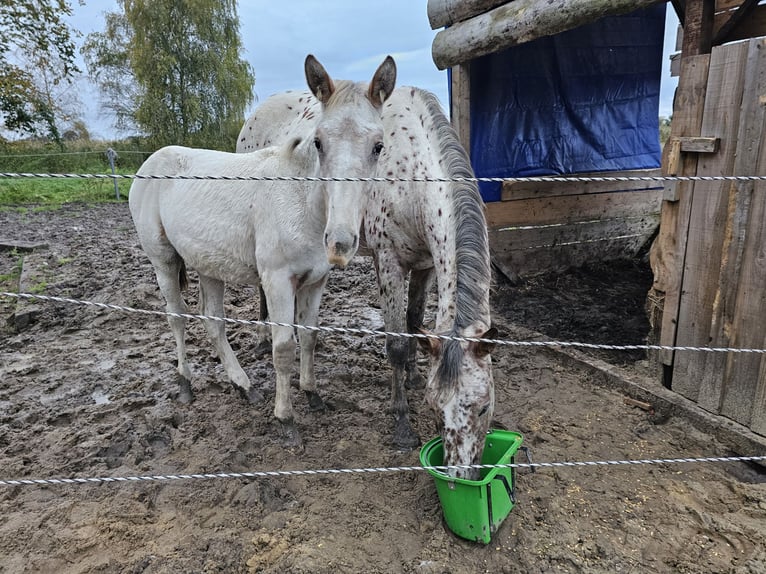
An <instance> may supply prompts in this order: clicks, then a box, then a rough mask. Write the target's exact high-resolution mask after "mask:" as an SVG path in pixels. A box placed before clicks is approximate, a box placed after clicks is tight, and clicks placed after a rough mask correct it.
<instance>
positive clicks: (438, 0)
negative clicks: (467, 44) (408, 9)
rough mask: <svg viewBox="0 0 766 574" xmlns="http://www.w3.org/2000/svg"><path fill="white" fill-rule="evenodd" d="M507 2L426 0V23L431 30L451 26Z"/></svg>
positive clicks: (506, 0)
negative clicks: (429, 25)
mask: <svg viewBox="0 0 766 574" xmlns="http://www.w3.org/2000/svg"><path fill="white" fill-rule="evenodd" d="M508 1H509V0H428V8H427V11H428V22H429V23H430V24H431V29H432V30H436V29H437V28H444V27H445V26H451V25H452V24H454V23H455V22H462V21H463V20H467V19H468V18H473V17H474V16H476V15H477V14H481V13H482V12H487V11H489V10H492V8H496V7H497V6H500V5H501V4H505V3H506V2H508Z"/></svg>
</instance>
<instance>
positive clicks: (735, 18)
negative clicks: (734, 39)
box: [713, 0, 759, 46]
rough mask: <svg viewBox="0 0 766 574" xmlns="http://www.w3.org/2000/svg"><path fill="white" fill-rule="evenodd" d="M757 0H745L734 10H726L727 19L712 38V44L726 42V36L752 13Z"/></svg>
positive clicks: (717, 44)
mask: <svg viewBox="0 0 766 574" xmlns="http://www.w3.org/2000/svg"><path fill="white" fill-rule="evenodd" d="M758 1H759V0H745V1H744V2H742V4H740V6H739V8H737V9H736V10H735V11H734V12H728V13H727V15H728V19H727V20H726V22H725V23H724V24H723V25H721V27H720V28H719V29H718V31H717V32H716V33H715V36H714V38H713V45H714V46H719V45H721V44H724V43H726V42H728V40H727V38H728V37H729V36H730V35H731V34H732V32H734V30H736V29H737V27H739V25H740V24H741V23H742V22H744V21H745V18H746V17H748V16H750V15H752V14H753V12H754V10H755V7H756V6H757V5H758Z"/></svg>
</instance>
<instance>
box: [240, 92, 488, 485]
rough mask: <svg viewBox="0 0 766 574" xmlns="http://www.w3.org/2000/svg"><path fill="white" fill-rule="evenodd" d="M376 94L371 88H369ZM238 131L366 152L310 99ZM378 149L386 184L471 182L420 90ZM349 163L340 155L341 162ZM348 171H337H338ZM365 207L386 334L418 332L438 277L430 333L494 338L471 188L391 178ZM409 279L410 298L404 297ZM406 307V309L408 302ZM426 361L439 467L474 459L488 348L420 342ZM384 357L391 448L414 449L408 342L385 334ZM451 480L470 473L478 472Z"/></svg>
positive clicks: (482, 238) (414, 379)
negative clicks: (311, 137) (313, 138)
mask: <svg viewBox="0 0 766 574" xmlns="http://www.w3.org/2000/svg"><path fill="white" fill-rule="evenodd" d="M371 89H372V88H371ZM263 107H264V108H266V109H269V110H270V114H268V115H262V114H258V113H256V114H255V115H254V116H253V117H251V118H250V119H248V121H247V122H246V123H245V125H244V126H243V128H242V130H241V132H240V137H239V141H238V150H239V151H245V150H251V149H258V148H259V147H261V146H263V145H269V144H271V143H274V142H279V141H284V139H285V138H287V137H289V136H290V135H291V134H294V133H305V132H306V130H309V131H310V130H312V129H314V130H316V133H317V137H318V140H319V143H320V144H321V147H322V148H323V149H326V150H327V151H326V153H325V154H324V155H320V164H325V163H327V162H329V161H331V160H334V161H337V158H336V157H335V154H337V153H341V152H343V153H345V154H347V155H348V154H351V153H356V154H357V155H356V157H355V161H356V162H362V161H364V160H365V159H366V154H367V153H369V152H368V151H367V150H366V149H364V148H362V149H351V148H344V147H343V143H342V142H343V139H344V135H345V134H346V133H355V132H356V131H357V130H359V129H360V127H359V126H357V125H354V124H350V123H348V122H347V123H345V124H342V125H340V126H339V125H338V124H335V125H336V126H337V127H336V129H335V130H328V129H327V128H326V126H327V125H328V124H329V125H332V124H333V118H332V117H328V116H326V114H325V112H322V110H321V109H320V108H319V107H318V105H317V103H316V101H315V100H314V99H313V98H312V96H311V94H309V93H308V92H302V93H301V92H290V93H286V94H279V95H277V96H273V97H272V98H271V99H270V100H267V101H266V102H264V104H263ZM382 119H383V128H384V131H383V138H384V139H383V144H384V145H383V150H382V151H381V152H380V154H379V155H380V158H379V160H378V162H377V165H376V166H375V170H374V171H373V172H371V173H370V174H369V175H374V176H379V177H390V178H402V179H404V178H416V177H417V178H424V177H428V178H437V179H438V178H471V177H473V170H472V169H471V166H470V163H469V161H468V158H467V156H466V153H465V151H464V150H463V148H462V147H461V145H460V143H459V141H458V139H457V136H456V134H455V132H454V130H453V129H452V127H451V126H450V124H449V121H448V120H447V119H446V117H445V115H444V113H443V111H442V110H441V107H440V106H439V103H438V100H437V99H436V97H435V96H434V95H433V94H431V93H429V92H427V91H425V90H421V89H418V88H411V87H401V88H397V89H396V90H395V91H394V93H393V94H392V95H391V97H390V98H388V100H387V101H386V103H385V104H384V106H383V116H382ZM345 160H346V161H349V160H348V157H346V158H345ZM358 171H359V170H357V171H355V172H354V173H344V172H335V173H336V174H338V175H340V176H348V175H356V173H358ZM356 200H357V201H358V202H359V203H360V205H364V206H365V217H364V226H363V231H364V234H365V236H366V243H367V246H368V247H369V248H370V249H371V250H372V253H373V257H374V262H375V268H376V272H377V275H378V284H379V288H380V298H381V306H382V309H383V316H384V320H385V325H386V330H387V331H393V332H404V331H405V330H407V331H409V332H417V331H419V330H420V329H421V325H422V322H423V316H424V310H425V302H426V296H427V294H428V291H429V289H430V286H431V285H432V282H433V279H434V277H435V279H436V287H437V294H438V311H437V316H436V328H435V331H436V333H438V334H442V335H448V336H450V337H453V338H461V337H471V338H481V339H492V338H494V337H496V335H497V331H496V329H494V328H492V327H491V321H490V308H489V288H490V282H491V271H490V255H489V242H488V238H487V227H486V221H485V218H484V206H483V202H482V200H481V196H480V195H479V192H478V188H477V185H476V184H475V183H473V182H450V183H418V182H387V183H374V184H367V186H366V188H362V187H359V188H357V195H356ZM408 279H409V292H408V287H407V285H408ZM405 302H406V303H405ZM424 348H426V349H427V351H428V353H429V355H430V357H431V368H430V373H429V377H428V382H427V386H426V401H427V402H428V404H429V405H430V406H431V408H432V409H433V410H434V412H435V413H436V416H437V420H438V421H439V423H440V424H441V427H442V431H441V432H442V438H443V440H444V452H445V457H444V463H445V464H448V465H471V464H478V463H480V461H481V455H482V452H483V449H484V436H485V434H486V432H487V430H488V429H489V424H490V421H491V418H492V414H493V411H494V381H493V377H492V366H491V365H492V361H491V357H490V351H491V349H492V344H490V343H477V342H466V341H457V340H455V339H449V340H436V339H429V340H428V341H426V342H425V344H424ZM386 350H387V353H388V358H389V361H390V363H391V365H392V367H393V377H392V383H391V407H392V411H393V413H394V417H395V427H394V436H393V442H394V445H395V446H397V447H399V448H413V447H414V446H416V445H417V444H419V442H420V439H419V438H418V436H417V434H416V433H415V432H414V430H413V429H412V425H411V423H410V420H409V407H408V402H407V395H406V390H405V386H406V385H405V383H407V384H408V385H409V386H418V385H421V384H422V383H421V382H420V380H419V375H418V372H417V365H416V361H415V359H416V357H415V350H416V345H415V343H414V341H412V340H408V339H405V338H402V337H388V338H387V340H386ZM452 474H453V475H455V476H460V477H465V478H477V477H478V475H479V471H478V470H477V469H460V470H455V471H453V472H452Z"/></svg>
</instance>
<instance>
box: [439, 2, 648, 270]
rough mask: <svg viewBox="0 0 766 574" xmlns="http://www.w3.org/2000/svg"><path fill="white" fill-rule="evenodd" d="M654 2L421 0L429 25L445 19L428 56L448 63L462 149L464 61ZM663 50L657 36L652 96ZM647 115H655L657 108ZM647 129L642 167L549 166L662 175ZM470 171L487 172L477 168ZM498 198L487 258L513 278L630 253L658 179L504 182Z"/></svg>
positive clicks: (467, 76)
mask: <svg viewBox="0 0 766 574" xmlns="http://www.w3.org/2000/svg"><path fill="white" fill-rule="evenodd" d="M660 3H662V2H659V1H658V0H638V1H636V0H611V1H604V0H567V1H564V2H547V1H544V0H512V1H508V0H429V2H428V15H429V19H430V22H431V26H432V28H434V29H436V28H441V27H443V26H446V28H444V29H442V30H441V31H439V32H438V33H437V34H436V36H435V38H434V41H433V46H432V54H433V59H434V62H435V63H436V65H437V67H439V68H441V69H443V68H447V67H449V68H450V71H451V110H450V111H451V118H452V123H453V126H454V127H455V129H456V130H457V132H458V135H459V137H460V139H461V141H462V143H463V145H464V147H465V149H466V150H468V151H469V153H471V138H472V133H471V132H472V125H471V124H472V122H473V123H474V126H473V127H474V130H475V129H476V124H475V122H476V121H477V120H476V118H472V117H471V109H472V104H473V101H474V100H476V98H477V96H480V92H481V91H482V90H481V88H480V87H477V86H476V85H475V79H476V78H475V73H474V86H473V88H472V78H471V76H472V67H473V69H474V72H475V70H476V69H477V66H479V65H480V63H481V61H482V58H485V57H487V56H489V55H492V54H494V53H497V52H500V51H502V50H506V49H508V48H514V47H518V46H521V45H522V44H525V43H528V42H531V41H534V40H538V39H540V38H544V37H546V36H551V35H555V34H560V33H565V32H568V31H570V30H573V29H575V28H578V27H580V26H584V25H589V24H592V23H594V22H595V21H597V20H599V19H601V18H602V17H607V16H608V17H611V16H618V15H623V14H628V13H631V12H635V11H636V10H638V9H642V8H648V7H651V6H654V5H656V4H660ZM660 25H661V26H662V25H663V24H662V23H661V24H660ZM659 33H660V34H661V33H662V31H661V30H660V31H659ZM514 49H515V48H514ZM661 49H662V48H661V39H660V48H659V53H658V54H657V58H656V59H657V67H658V68H657V79H656V92H657V100H658V99H659V96H658V93H659V75H660V70H659V66H660V64H661ZM628 66H629V64H628ZM492 81H495V80H492ZM594 89H598V88H594ZM472 90H473V93H472ZM474 115H476V114H475V111H474ZM653 120H654V121H655V122H657V110H655V111H654V118H653ZM547 121H548V122H554V121H556V120H555V119H553V118H551V119H548V120H547ZM584 121H585V120H584ZM655 131H656V130H655ZM474 135H475V134H474ZM654 137H655V138H656V143H655V145H656V146H657V158H656V161H655V162H654V165H652V166H650V167H649V168H643V169H636V168H630V169H627V170H617V171H615V170H614V168H612V169H610V170H609V171H608V172H603V173H602V172H599V171H596V170H593V171H582V170H580V171H577V172H573V171H566V172H562V171H558V172H556V173H552V172H548V173H549V174H551V175H579V176H591V175H592V176H655V175H660V170H659V135H658V134H657V135H656V136H654ZM474 166H475V167H476V164H474ZM477 175H487V174H483V173H480V170H478V169H477ZM539 175H544V173H539ZM485 199H486V198H485ZM498 199H499V201H488V202H487V219H488V223H489V228H490V229H489V231H490V241H491V249H492V256H493V263H494V264H495V265H496V267H498V268H499V269H500V270H502V272H503V273H504V274H505V275H506V276H508V277H510V278H516V277H517V276H519V275H522V276H524V275H527V276H528V275H532V274H535V273H539V272H543V271H550V270H560V269H564V268H566V267H570V266H577V265H582V264H584V263H586V262H589V261H601V260H608V259H614V258H619V257H623V256H626V255H627V256H633V255H636V254H637V253H638V252H639V251H640V250H641V249H642V248H644V247H646V246H647V245H648V243H649V242H650V241H651V239H652V238H653V237H654V235H655V234H656V231H657V228H658V225H659V220H660V204H661V200H662V185H661V183H657V182H640V181H632V182H628V183H624V182H623V183H614V182H603V181H601V182H582V183H579V184H572V183H570V182H565V183H556V182H545V183H535V182H506V183H504V184H503V186H502V190H501V194H500V197H499V198H498Z"/></svg>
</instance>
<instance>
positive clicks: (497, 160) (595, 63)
mask: <svg viewBox="0 0 766 574" xmlns="http://www.w3.org/2000/svg"><path fill="white" fill-rule="evenodd" d="M664 28H665V5H664V4H660V5H657V6H653V7H651V8H648V9H644V10H640V11H637V12H633V13H631V14H627V15H624V16H614V17H608V18H603V19H601V20H598V21H596V22H594V23H592V24H588V25H586V26H582V27H580V28H576V29H574V30H570V31H567V32H564V33H561V34H557V35H555V36H549V37H546V38H541V39H538V40H535V41H532V42H528V43H526V44H522V45H520V46H515V47H512V48H509V49H507V50H504V51H502V52H497V53H495V54H490V55H488V56H484V57H481V58H477V59H475V60H472V61H471V102H470V106H471V162H472V164H473V167H474V170H475V172H476V175H477V176H478V177H524V176H538V175H565V174H575V173H584V172H593V171H615V170H632V169H644V168H656V167H659V165H660V155H661V150H660V142H659V119H658V115H659V96H660V77H661V68H662V42H663V37H664ZM481 190H482V196H483V197H484V200H485V201H497V200H499V199H500V184H495V183H482V184H481Z"/></svg>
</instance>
